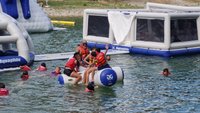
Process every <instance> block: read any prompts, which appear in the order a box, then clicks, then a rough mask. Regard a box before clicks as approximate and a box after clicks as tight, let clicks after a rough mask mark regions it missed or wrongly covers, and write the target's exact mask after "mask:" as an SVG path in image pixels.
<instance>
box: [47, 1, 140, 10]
mask: <svg viewBox="0 0 200 113" xmlns="http://www.w3.org/2000/svg"><path fill="white" fill-rule="evenodd" d="M48 4H49V5H50V6H51V7H53V8H57V9H63V8H65V9H74V8H78V9H85V8H137V5H130V4H128V3H125V2H120V0H109V1H100V0H99V1H98V0H63V1H49V2H48Z"/></svg>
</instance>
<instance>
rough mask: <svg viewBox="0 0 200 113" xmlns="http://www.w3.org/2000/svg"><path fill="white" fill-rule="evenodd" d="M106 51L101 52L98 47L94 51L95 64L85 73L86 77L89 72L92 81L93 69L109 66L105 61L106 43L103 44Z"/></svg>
mask: <svg viewBox="0 0 200 113" xmlns="http://www.w3.org/2000/svg"><path fill="white" fill-rule="evenodd" d="M105 48H106V51H105V52H104V53H103V52H101V50H100V49H99V48H97V49H96V53H97V56H96V57H95V59H96V65H95V66H94V67H91V68H90V69H89V70H88V71H87V73H86V77H87V76H88V78H89V75H90V73H91V75H92V81H94V75H95V71H97V70H102V69H104V68H110V65H109V64H108V63H107V59H106V53H107V51H108V45H106V46H105Z"/></svg>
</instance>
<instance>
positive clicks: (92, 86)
mask: <svg viewBox="0 0 200 113" xmlns="http://www.w3.org/2000/svg"><path fill="white" fill-rule="evenodd" d="M87 88H88V89H89V90H92V91H94V82H89V83H88V85H87Z"/></svg>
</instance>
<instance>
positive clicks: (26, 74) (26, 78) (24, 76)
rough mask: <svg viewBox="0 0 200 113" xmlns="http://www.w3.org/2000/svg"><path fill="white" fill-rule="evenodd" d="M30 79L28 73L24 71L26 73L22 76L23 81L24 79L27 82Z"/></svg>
mask: <svg viewBox="0 0 200 113" xmlns="http://www.w3.org/2000/svg"><path fill="white" fill-rule="evenodd" d="M28 78H29V75H28V71H24V72H23V73H22V75H21V79H22V80H23V81H25V80H28Z"/></svg>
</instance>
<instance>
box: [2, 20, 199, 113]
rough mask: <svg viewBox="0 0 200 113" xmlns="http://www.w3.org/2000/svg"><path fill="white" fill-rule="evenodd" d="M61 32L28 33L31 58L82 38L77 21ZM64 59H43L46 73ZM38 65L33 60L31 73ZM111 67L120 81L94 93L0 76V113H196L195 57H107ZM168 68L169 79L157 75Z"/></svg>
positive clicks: (45, 79)
mask: <svg viewBox="0 0 200 113" xmlns="http://www.w3.org/2000/svg"><path fill="white" fill-rule="evenodd" d="M76 20H78V21H79V22H78V23H77V25H76V26H75V27H67V30H64V31H53V32H49V33H41V34H32V35H31V37H32V39H33V42H34V45H35V52H36V54H43V53H59V52H68V51H73V50H74V48H75V46H76V45H77V44H78V43H79V42H80V40H81V39H82V23H81V19H76ZM66 61H67V59H66V60H54V61H46V62H45V63H46V64H47V67H48V70H49V71H48V72H47V73H50V72H51V71H52V70H54V68H55V67H56V66H64V64H65V62H66ZM40 63H41V62H35V63H34V65H33V66H32V67H31V68H32V69H35V68H36V67H37V66H38V65H39V64H40ZM109 63H110V65H111V66H120V67H121V68H123V70H124V73H125V78H124V82H123V83H118V84H116V85H114V86H112V87H100V88H98V89H96V91H95V93H93V94H91V93H86V92H84V86H71V85H65V86H61V85H59V84H58V83H57V78H55V77H50V76H46V75H41V74H39V73H31V78H30V79H29V80H27V81H21V79H20V75H21V72H19V71H14V72H6V73H5V72H4V73H0V82H4V83H5V84H6V87H7V88H8V89H9V90H10V95H9V96H8V97H0V113H66V112H101V113H104V112H122V113H123V112H128V113H144V112H148V113H151V112H152V113H199V112H200V96H199V94H200V55H192V56H180V57H174V58H169V59H166V58H162V57H157V56H145V55H133V54H132V55H129V54H125V55H113V56H111V61H110V62H109ZM165 67H168V68H169V69H170V71H171V73H172V75H171V76H170V77H163V76H161V75H160V72H161V70H162V69H163V68H165Z"/></svg>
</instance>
